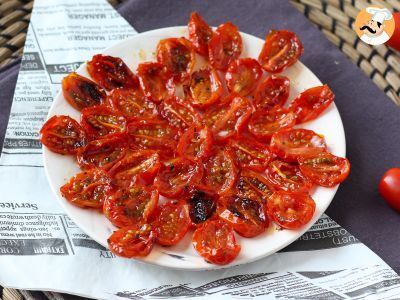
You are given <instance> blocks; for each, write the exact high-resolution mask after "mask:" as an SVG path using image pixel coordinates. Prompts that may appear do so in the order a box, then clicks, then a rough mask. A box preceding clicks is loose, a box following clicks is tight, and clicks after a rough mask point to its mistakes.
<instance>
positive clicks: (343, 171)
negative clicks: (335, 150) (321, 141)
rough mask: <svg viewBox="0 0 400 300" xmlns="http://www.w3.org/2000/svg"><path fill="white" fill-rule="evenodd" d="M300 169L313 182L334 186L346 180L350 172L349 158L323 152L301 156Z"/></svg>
mask: <svg viewBox="0 0 400 300" xmlns="http://www.w3.org/2000/svg"><path fill="white" fill-rule="evenodd" d="M299 164H300V170H301V172H302V173H303V174H304V176H306V177H307V178H308V179H310V180H311V181H312V182H313V183H315V184H318V185H322V186H325V187H333V186H335V185H337V184H339V183H341V182H342V181H344V180H345V179H346V178H347V176H348V175H349V173H350V162H349V160H348V159H347V158H342V157H338V156H335V155H333V154H331V153H328V152H321V153H318V154H315V155H312V156H306V157H299Z"/></svg>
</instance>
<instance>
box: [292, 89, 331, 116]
mask: <svg viewBox="0 0 400 300" xmlns="http://www.w3.org/2000/svg"><path fill="white" fill-rule="evenodd" d="M334 98H335V95H334V94H333V92H332V91H331V89H330V88H329V87H328V86H327V85H322V86H316V87H313V88H310V89H308V90H305V91H304V92H302V93H301V94H300V95H298V96H297V97H296V98H295V99H294V100H293V101H292V103H290V109H292V110H293V111H294V113H295V114H296V117H297V124H300V123H304V122H308V121H311V120H314V119H316V118H317V117H319V116H320V115H321V114H322V112H324V111H325V110H326V109H327V108H328V106H329V105H330V104H331V103H332V102H333V100H334Z"/></svg>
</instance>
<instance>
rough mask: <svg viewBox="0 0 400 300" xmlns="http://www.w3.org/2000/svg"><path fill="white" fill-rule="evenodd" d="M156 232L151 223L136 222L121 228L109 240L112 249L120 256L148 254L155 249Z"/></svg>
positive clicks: (129, 256)
mask: <svg viewBox="0 0 400 300" xmlns="http://www.w3.org/2000/svg"><path fill="white" fill-rule="evenodd" d="M154 241H155V232H154V230H153V229H152V228H151V225H150V224H135V225H132V226H128V227H124V228H121V229H119V230H117V231H114V233H113V234H112V235H111V236H110V238H109V239H108V240H107V242H108V246H109V248H110V250H111V251H112V252H113V253H114V254H115V255H118V256H121V257H126V258H132V257H143V256H147V255H148V254H149V253H150V252H151V250H152V249H153V246H154Z"/></svg>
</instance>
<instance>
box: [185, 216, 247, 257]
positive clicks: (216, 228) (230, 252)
mask: <svg viewBox="0 0 400 300" xmlns="http://www.w3.org/2000/svg"><path fill="white" fill-rule="evenodd" d="M192 243H193V246H194V249H195V250H196V251H197V253H198V254H199V255H200V256H202V257H203V258H204V259H205V260H206V261H208V262H210V263H213V264H217V265H226V264H229V263H230V262H232V261H233V260H234V259H235V258H236V257H237V256H238V255H239V252H240V246H239V245H238V244H237V243H236V239H235V234H234V232H233V229H232V227H231V226H230V225H228V224H226V223H225V222H224V221H222V220H209V221H206V222H204V223H203V224H201V225H200V226H199V227H198V228H197V229H196V230H195V232H194V233H193V237H192Z"/></svg>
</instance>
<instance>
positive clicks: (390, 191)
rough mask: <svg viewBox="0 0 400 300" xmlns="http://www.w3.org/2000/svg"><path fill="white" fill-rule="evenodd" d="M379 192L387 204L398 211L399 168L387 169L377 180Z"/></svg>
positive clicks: (399, 196) (399, 208)
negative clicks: (378, 180)
mask: <svg viewBox="0 0 400 300" xmlns="http://www.w3.org/2000/svg"><path fill="white" fill-rule="evenodd" d="M379 193H380V194H381V195H382V197H383V198H384V199H385V201H386V202H387V204H389V205H390V206H391V207H392V208H394V209H395V210H397V211H400V168H392V169H389V170H387V171H386V172H385V174H383V176H382V178H381V180H380V182H379Z"/></svg>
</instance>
